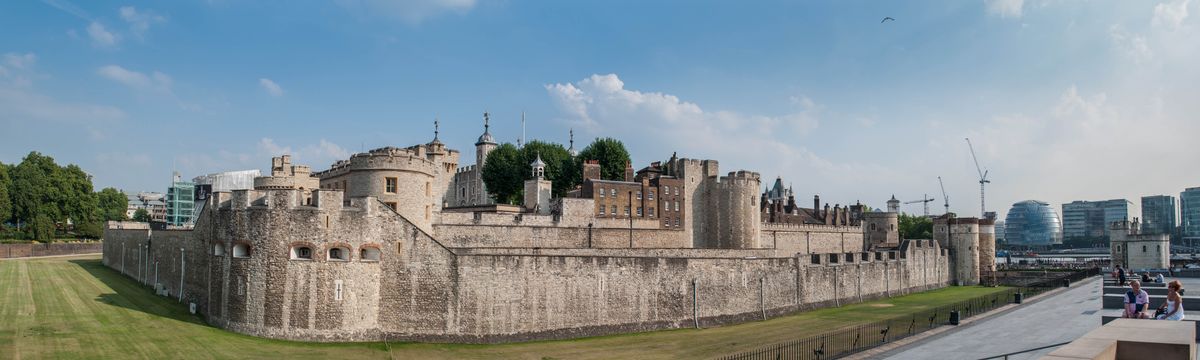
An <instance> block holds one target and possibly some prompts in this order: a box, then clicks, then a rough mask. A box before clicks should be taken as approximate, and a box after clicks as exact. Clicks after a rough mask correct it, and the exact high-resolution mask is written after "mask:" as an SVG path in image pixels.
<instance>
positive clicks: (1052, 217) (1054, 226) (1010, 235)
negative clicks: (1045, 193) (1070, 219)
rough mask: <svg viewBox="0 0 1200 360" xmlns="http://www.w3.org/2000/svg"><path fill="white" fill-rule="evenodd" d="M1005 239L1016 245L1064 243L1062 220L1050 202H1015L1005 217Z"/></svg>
mask: <svg viewBox="0 0 1200 360" xmlns="http://www.w3.org/2000/svg"><path fill="white" fill-rule="evenodd" d="M1004 240H1005V242H1007V243H1009V244H1014V245H1053V244H1061V243H1062V222H1061V221H1060V220H1059V219H1058V213H1057V212H1055V211H1054V208H1052V207H1050V204H1047V203H1044V202H1041V201H1037V200H1025V201H1022V202H1018V203H1016V204H1013V206H1012V208H1011V209H1009V210H1008V216H1007V217H1005V219H1004Z"/></svg>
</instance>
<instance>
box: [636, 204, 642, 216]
mask: <svg viewBox="0 0 1200 360" xmlns="http://www.w3.org/2000/svg"><path fill="white" fill-rule="evenodd" d="M637 216H642V207H641V206H638V209H637Z"/></svg>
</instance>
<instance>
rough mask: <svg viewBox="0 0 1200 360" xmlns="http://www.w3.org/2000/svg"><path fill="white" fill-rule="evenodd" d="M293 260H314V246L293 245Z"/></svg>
mask: <svg viewBox="0 0 1200 360" xmlns="http://www.w3.org/2000/svg"><path fill="white" fill-rule="evenodd" d="M291 259H292V260H312V248H311V247H308V246H307V245H296V246H292V251H291Z"/></svg>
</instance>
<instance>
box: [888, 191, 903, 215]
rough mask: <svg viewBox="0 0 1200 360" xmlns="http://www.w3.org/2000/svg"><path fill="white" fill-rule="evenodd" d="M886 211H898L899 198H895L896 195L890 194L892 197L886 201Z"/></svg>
mask: <svg viewBox="0 0 1200 360" xmlns="http://www.w3.org/2000/svg"><path fill="white" fill-rule="evenodd" d="M887 205H888V212H893V213H898V212H900V200H896V195H895V194H892V199H891V200H888V201H887Z"/></svg>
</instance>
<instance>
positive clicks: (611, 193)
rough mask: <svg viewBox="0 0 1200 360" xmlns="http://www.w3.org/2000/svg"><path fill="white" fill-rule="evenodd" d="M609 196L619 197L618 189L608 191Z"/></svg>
mask: <svg viewBox="0 0 1200 360" xmlns="http://www.w3.org/2000/svg"><path fill="white" fill-rule="evenodd" d="M608 195H609V196H617V189H608Z"/></svg>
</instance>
